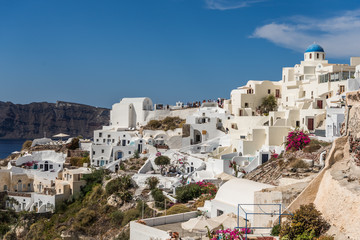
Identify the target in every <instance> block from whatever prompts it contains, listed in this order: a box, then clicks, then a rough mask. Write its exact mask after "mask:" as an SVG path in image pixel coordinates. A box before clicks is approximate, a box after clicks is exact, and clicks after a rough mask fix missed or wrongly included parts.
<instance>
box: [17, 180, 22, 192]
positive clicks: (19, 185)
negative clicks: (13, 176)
mask: <svg viewBox="0 0 360 240" xmlns="http://www.w3.org/2000/svg"><path fill="white" fill-rule="evenodd" d="M17 190H18V192H22V182H21V180H19V181H18V187H17Z"/></svg>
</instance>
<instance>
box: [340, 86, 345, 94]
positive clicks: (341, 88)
mask: <svg viewBox="0 0 360 240" xmlns="http://www.w3.org/2000/svg"><path fill="white" fill-rule="evenodd" d="M343 92H345V85H340V94H342V93H343Z"/></svg>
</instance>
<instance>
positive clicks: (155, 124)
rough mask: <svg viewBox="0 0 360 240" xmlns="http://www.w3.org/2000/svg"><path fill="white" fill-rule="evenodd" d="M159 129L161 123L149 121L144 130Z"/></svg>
mask: <svg viewBox="0 0 360 240" xmlns="http://www.w3.org/2000/svg"><path fill="white" fill-rule="evenodd" d="M160 127H161V121H159V120H150V121H149V122H148V124H147V125H146V128H150V129H158V128H160Z"/></svg>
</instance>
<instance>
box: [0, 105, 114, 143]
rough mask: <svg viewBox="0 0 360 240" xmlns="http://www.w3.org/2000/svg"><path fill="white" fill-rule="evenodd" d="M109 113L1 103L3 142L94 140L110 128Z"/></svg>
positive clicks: (87, 108) (84, 108) (77, 107)
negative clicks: (65, 137)
mask: <svg viewBox="0 0 360 240" xmlns="http://www.w3.org/2000/svg"><path fill="white" fill-rule="evenodd" d="M109 118H110V110H109V109H106V108H96V107H92V106H88V105H83V104H77V103H68V102H60V101H58V102H56V103H47V102H41V103H30V104H24V105H22V104H13V103H11V102H1V101H0V138H3V139H15V138H18V139H33V138H41V137H44V132H46V136H47V137H51V136H53V135H55V134H58V133H61V132H62V133H66V134H68V135H70V136H79V135H81V136H83V137H86V138H89V137H92V136H93V131H94V130H96V129H99V128H101V126H103V125H108V123H109Z"/></svg>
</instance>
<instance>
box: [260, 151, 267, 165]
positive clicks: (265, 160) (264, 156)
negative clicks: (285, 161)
mask: <svg viewBox="0 0 360 240" xmlns="http://www.w3.org/2000/svg"><path fill="white" fill-rule="evenodd" d="M268 160H269V154H267V153H264V154H261V164H264V163H266V162H267V161H268Z"/></svg>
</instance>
